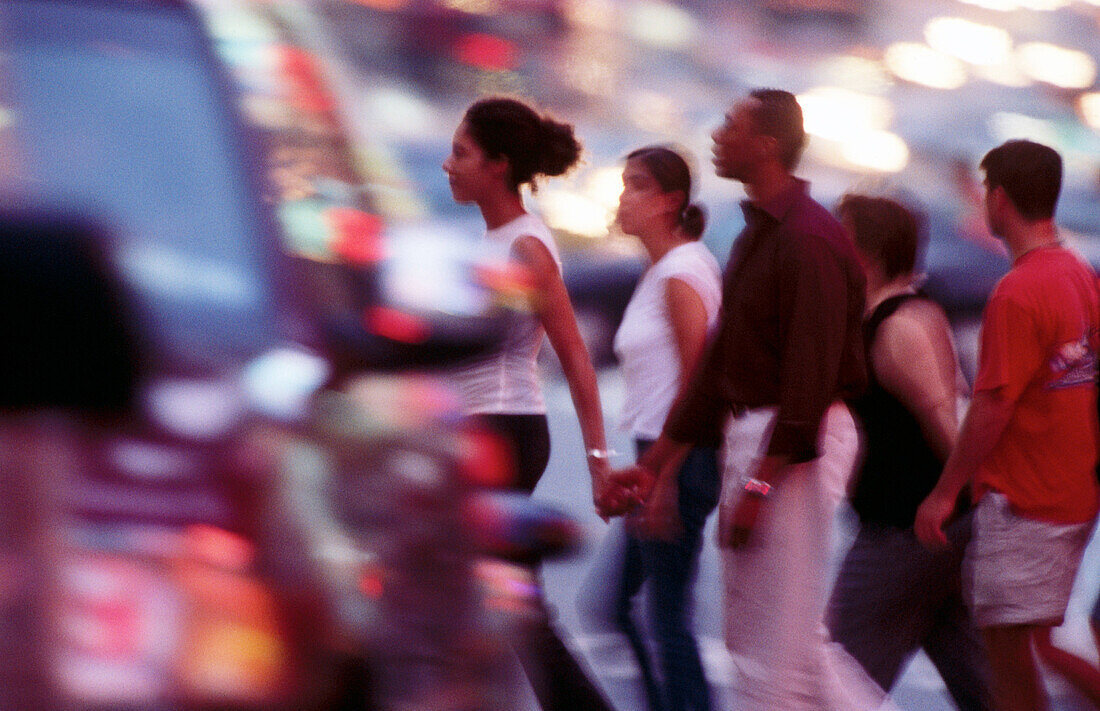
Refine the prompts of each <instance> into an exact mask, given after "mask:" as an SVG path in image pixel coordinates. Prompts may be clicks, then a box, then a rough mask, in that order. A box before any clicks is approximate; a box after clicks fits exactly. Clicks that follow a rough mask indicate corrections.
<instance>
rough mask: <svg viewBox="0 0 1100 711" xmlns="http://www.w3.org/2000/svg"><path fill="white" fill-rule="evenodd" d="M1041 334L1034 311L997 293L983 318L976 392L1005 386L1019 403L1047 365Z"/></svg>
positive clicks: (1010, 396) (1007, 396) (1006, 396)
mask: <svg viewBox="0 0 1100 711" xmlns="http://www.w3.org/2000/svg"><path fill="white" fill-rule="evenodd" d="M1038 336H1039V334H1038V332H1037V330H1036V325H1035V320H1034V318H1033V317H1032V315H1031V313H1029V311H1028V310H1027V309H1026V308H1024V306H1023V305H1022V304H1020V303H1019V302H1018V301H1017V300H1016V299H1014V298H1013V297H1011V296H1008V295H994V296H993V298H992V299H990V301H989V303H988V304H987V305H986V308H985V316H984V318H983V319H982V338H981V351H980V355H979V359H978V376H977V378H976V379H975V381H974V392H976V393H977V392H981V391H983V390H984V391H989V390H997V389H999V388H1003V389H1004V390H1003V393H1004V396H1005V398H1006V399H1007V400H1008V401H1009V402H1015V401H1016V400H1018V399H1019V397H1020V395H1021V394H1023V392H1024V390H1025V389H1026V388H1027V386H1028V384H1029V383H1031V381H1032V380H1034V378H1035V377H1036V375H1037V374H1038V372H1039V369H1040V368H1041V367H1042V364H1043V354H1042V351H1041V348H1040V344H1039V337H1038Z"/></svg>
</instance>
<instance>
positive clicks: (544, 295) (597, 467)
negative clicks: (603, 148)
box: [443, 97, 617, 711]
mask: <svg viewBox="0 0 1100 711" xmlns="http://www.w3.org/2000/svg"><path fill="white" fill-rule="evenodd" d="M580 153H581V145H580V143H579V142H578V141H577V139H576V137H575V136H574V135H573V127H572V126H570V125H568V124H565V123H561V122H558V121H556V120H554V119H553V118H550V117H548V116H542V115H539V114H538V113H537V112H536V111H535V110H533V109H532V108H531V107H529V106H527V105H526V104H524V103H522V102H520V101H516V100H514V99H508V98H499V97H493V98H487V99H482V100H480V101H478V102H476V103H475V104H473V105H472V106H471V107H470V108H469V109H467V111H466V114H465V116H464V117H463V120H462V123H461V124H460V125H459V126H458V128H457V129H456V130H455V134H454V139H453V141H452V146H451V154H450V155H449V156H448V157H447V159H446V160H445V161H444V162H443V170H444V171H446V173H447V177H448V179H449V181H450V185H451V193H452V195H453V196H454V199H455V200H456V201H457V202H459V203H473V204H475V205H477V207H478V209H480V210H481V215H482V217H483V218H484V219H485V227H486V232H485V236H484V240H485V241H486V242H488V243H491V244H494V245H497V246H500V247H502V248H505V249H508V250H509V251H510V254H511V256H512V258H513V259H514V260H515V261H516V262H518V263H520V264H522V265H523V266H525V267H526V268H527V269H528V270H529V271H530V273H531V275H532V276H533V279H534V287H535V288H534V292H535V293H534V299H533V303H532V313H531V314H526V315H523V316H521V317H518V318H516V319H515V320H514V321H513V322H512V324H511V325H510V327H509V330H508V332H507V334H506V335H505V337H504V341H503V343H502V344H501V347H500V348H499V349H497V350H496V351H495V352H494V353H492V354H490V355H488V356H484V357H481V358H478V359H476V360H474V361H472V362H469V363H465V364H463V365H462V366H460V367H459V368H458V369H457V370H456V373H455V380H456V384H457V385H458V387H459V390H460V391H461V394H462V395H463V397H464V398H465V403H466V408H467V412H468V413H469V414H470V415H471V416H472V417H473V418H474V419H476V420H477V421H478V422H479V423H481V424H483V425H484V426H486V427H487V428H488V429H490V430H491V431H494V432H496V433H498V434H499V435H500V436H501V437H502V438H503V439H504V441H505V442H506V443H507V444H508V445H509V446H510V448H511V450H512V454H513V455H514V461H515V464H516V481H515V484H514V486H515V488H516V489H517V490H520V491H523V492H525V493H528V494H529V493H531V492H532V491H533V490H534V488H535V485H536V484H537V483H538V481H539V478H540V477H541V476H542V473H543V470H544V469H545V468H546V464H547V462H548V461H549V458H550V431H549V428H548V427H547V420H546V406H545V403H544V402H543V397H542V389H541V387H540V385H539V374H538V363H537V358H538V352H539V348H540V346H541V344H542V338H543V334H544V333H545V335H546V336H547V337H548V338H549V339H550V345H551V346H553V348H554V351H555V352H556V353H557V355H558V359H559V360H560V361H561V366H562V371H563V372H564V374H565V378H566V381H567V382H568V384H569V391H570V394H571V395H572V398H573V404H574V406H575V407H576V410H577V416H578V419H579V420H580V426H581V435H582V437H583V439H584V447H585V451H586V459H587V465H588V472H589V474H590V475H591V479H592V495H593V500H594V502H595V505H596V510H597V511H598V512H600V513H601V514H603V513H604V512H605V511H607V510H610V509H611V508H614V507H615V506H616V505H617V503H615V502H614V495H613V493H612V492H613V491H614V489H613V488H612V487H611V486H610V485H609V473H610V469H609V467H608V457H609V453H608V450H607V443H606V440H605V438H604V425H603V414H602V410H601V407H600V396H599V391H598V390H597V386H596V373H595V371H594V370H593V368H592V362H591V360H590V358H589V356H588V350H587V349H586V348H585V345H584V341H583V340H582V339H581V335H580V331H579V330H578V328H577V322H576V318H575V316H574V314H573V307H572V305H571V303H570V301H569V295H568V294H567V293H566V290H565V283H564V282H563V281H562V276H561V260H560V259H559V257H558V250H557V247H556V246H555V244H554V240H553V237H552V236H551V234H550V230H549V229H548V228H547V227H546V225H545V224H544V223H543V222H542V220H540V219H539V218H538V217H536V216H534V215H532V214H530V213H528V212H527V210H526V209H524V205H523V198H522V196H521V194H520V191H521V189H522V188H523V186H525V185H530V186H531V188H532V190H533V189H535V184H534V181H535V180H537V179H538V178H540V177H542V176H557V175H561V174H563V173H565V172H566V171H567V170H569V169H570V168H572V167H573V166H574V165H575V164H576V163H577V161H578V159H579V158H580ZM550 617H551V613H550V611H549V610H548V609H547V608H546V606H545V605H543V609H542V610H541V614H540V615H539V618H540V619H539V621H538V622H537V623H536V624H534V625H533V626H532V627H531V629H529V630H527V631H526V633H525V635H524V639H523V640H521V641H520V642H519V643H518V644H517V645H516V652H517V654H518V656H519V658H520V662H521V663H522V665H523V668H524V671H525V672H526V674H527V677H528V679H529V680H530V682H531V686H532V688H533V690H534V692H535V696H536V697H537V698H538V701H539V704H540V705H541V706H542V708H543V709H544V710H545V711H585V710H588V709H595V710H597V711H609V710H610V708H611V707H610V705H609V704H608V703H607V701H606V700H605V699H604V698H603V696H602V694H601V693H600V692H599V691H598V690H597V688H596V687H595V685H594V684H593V683H592V682H591V681H589V679H588V678H587V676H586V675H585V673H584V671H583V670H582V669H581V667H580V665H579V664H578V662H577V661H576V660H575V659H573V657H572V656H571V655H570V654H569V652H568V650H567V649H566V648H565V645H564V644H563V643H562V642H561V640H560V639H559V638H558V635H557V634H556V632H555V631H554V629H553V627H552V626H551V621H550Z"/></svg>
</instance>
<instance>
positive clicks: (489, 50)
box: [454, 33, 519, 72]
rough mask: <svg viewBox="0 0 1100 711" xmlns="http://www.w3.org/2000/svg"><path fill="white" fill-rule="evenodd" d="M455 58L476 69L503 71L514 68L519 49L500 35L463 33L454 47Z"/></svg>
mask: <svg viewBox="0 0 1100 711" xmlns="http://www.w3.org/2000/svg"><path fill="white" fill-rule="evenodd" d="M454 54H455V59H457V60H458V61H460V62H462V63H463V64H469V65H470V66H472V67H477V68H478V69H485V70H487V71H495V72H503V71H508V70H511V69H515V68H516V65H517V64H518V60H519V49H518V48H517V47H516V45H515V44H513V43H511V42H509V41H508V40H506V39H503V38H501V37H496V36H494V35H487V34H482V33H473V34H468V35H463V36H461V37H459V38H458V41H457V42H456V43H455V48H454Z"/></svg>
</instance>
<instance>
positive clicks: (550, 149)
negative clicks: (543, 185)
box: [536, 116, 581, 176]
mask: <svg viewBox="0 0 1100 711" xmlns="http://www.w3.org/2000/svg"><path fill="white" fill-rule="evenodd" d="M540 130H541V133H542V141H541V148H542V150H541V151H540V157H541V159H540V161H539V166H538V169H537V170H536V172H537V173H538V174H540V175H548V176H557V175H561V174H563V173H565V172H566V171H567V170H569V169H570V168H572V167H573V166H574V165H576V164H577V161H578V160H579V159H580V157H581V144H580V142H579V141H578V140H577V137H576V136H575V135H574V134H573V126H571V125H570V124H567V123H562V122H560V121H556V120H554V119H552V118H550V117H549V116H545V117H543V118H542V120H541V124H540Z"/></svg>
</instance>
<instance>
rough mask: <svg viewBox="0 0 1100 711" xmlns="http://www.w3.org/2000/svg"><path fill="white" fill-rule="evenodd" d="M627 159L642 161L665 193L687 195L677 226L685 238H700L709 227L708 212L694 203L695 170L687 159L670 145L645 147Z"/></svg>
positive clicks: (678, 213)
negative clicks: (692, 185) (693, 178)
mask: <svg viewBox="0 0 1100 711" xmlns="http://www.w3.org/2000/svg"><path fill="white" fill-rule="evenodd" d="M626 159H627V160H639V161H641V162H642V164H643V165H645V169H646V170H647V171H649V174H650V176H652V177H653V179H654V180H656V181H657V185H659V186H661V190H662V191H663V192H666V193H671V192H677V191H679V192H682V193H683V194H684V199H683V201H682V202H681V203H680V209H679V211H678V212H677V224H678V225H679V227H680V230H681V231H682V232H683V233H684V235H686V236H688V237H690V238H692V239H699V237H701V236H702V234H703V230H704V229H705V228H706V226H707V213H706V210H704V209H703V208H702V207H701V206H699V205H696V204H695V203H693V202H692V201H691V168H690V166H688V163H687V160H686V159H685V158H684V156H683V155H681V154H680V153H679V152H677V151H676V150H674V149H672V148H669V147H668V146H645V147H644V148H639V149H638V150H636V151H631V152H630V154H629V155H627V157H626Z"/></svg>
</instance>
